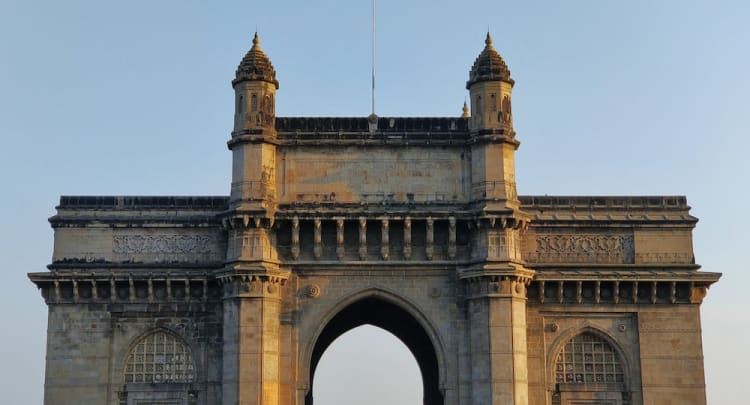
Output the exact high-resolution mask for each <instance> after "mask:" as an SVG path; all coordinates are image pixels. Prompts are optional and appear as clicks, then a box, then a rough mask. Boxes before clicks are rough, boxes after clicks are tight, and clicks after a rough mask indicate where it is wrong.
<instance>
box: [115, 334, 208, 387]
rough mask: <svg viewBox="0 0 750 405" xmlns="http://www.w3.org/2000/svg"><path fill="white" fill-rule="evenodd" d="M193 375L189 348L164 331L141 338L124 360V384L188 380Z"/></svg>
mask: <svg viewBox="0 0 750 405" xmlns="http://www.w3.org/2000/svg"><path fill="white" fill-rule="evenodd" d="M193 378H194V370H193V357H192V356H191V355H190V349H189V348H188V347H187V345H186V344H185V342H183V341H182V339H180V338H178V337H176V336H174V335H172V334H170V333H167V332H164V331H156V332H154V333H151V334H150V335H148V336H146V337H144V338H142V339H141V340H140V341H139V342H138V343H137V344H136V345H135V347H134V348H133V350H131V352H130V354H129V355H128V358H127V361H126V362H125V383H189V382H192V381H193Z"/></svg>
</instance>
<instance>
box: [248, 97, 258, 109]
mask: <svg viewBox="0 0 750 405" xmlns="http://www.w3.org/2000/svg"><path fill="white" fill-rule="evenodd" d="M250 111H252V112H256V111H258V96H257V95H255V94H253V95H252V96H251V97H250Z"/></svg>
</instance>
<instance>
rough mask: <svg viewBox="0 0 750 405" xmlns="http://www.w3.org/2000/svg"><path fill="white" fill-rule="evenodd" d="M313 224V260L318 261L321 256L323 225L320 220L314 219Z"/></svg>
mask: <svg viewBox="0 0 750 405" xmlns="http://www.w3.org/2000/svg"><path fill="white" fill-rule="evenodd" d="M313 224H314V226H315V233H314V237H313V255H314V256H315V259H316V260H318V259H320V257H321V256H323V224H322V221H321V220H320V218H315V220H314V222H313Z"/></svg>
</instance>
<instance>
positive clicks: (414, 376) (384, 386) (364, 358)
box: [313, 325, 423, 405]
mask: <svg viewBox="0 0 750 405" xmlns="http://www.w3.org/2000/svg"><path fill="white" fill-rule="evenodd" d="M313 391H314V392H315V403H316V404H317V405H349V404H361V405H376V404H377V405H379V404H412V405H415V404H420V403H421V402H422V398H423V392H422V375H421V374H420V371H419V366H418V365H417V360H416V359H415V358H414V356H413V355H412V354H411V352H410V351H409V349H408V348H407V347H406V345H404V343H403V342H401V340H399V339H398V338H396V337H395V336H393V335H392V334H391V333H390V332H388V331H386V330H384V329H380V328H378V327H375V326H372V325H362V326H358V327H356V328H354V329H351V330H349V331H347V332H345V333H344V334H342V335H341V336H339V337H338V338H336V340H334V341H333V343H331V345H330V346H329V347H328V349H326V351H325V352H324V353H323V356H322V357H321V359H320V362H319V363H318V367H317V368H316V370H315V381H314V385H313Z"/></svg>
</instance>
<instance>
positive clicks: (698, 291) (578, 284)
mask: <svg viewBox="0 0 750 405" xmlns="http://www.w3.org/2000/svg"><path fill="white" fill-rule="evenodd" d="M707 289H708V285H707V284H705V283H696V282H694V281H658V280H657V281H648V280H647V281H635V280H628V281H621V280H607V281H601V280H595V281H587V280H538V281H536V282H534V283H533V284H532V285H531V286H530V287H529V289H528V298H529V302H530V303H532V302H537V303H539V304H615V305H617V304H635V305H638V304H681V303H689V304H696V303H700V302H702V301H703V298H704V297H705V296H706V292H707Z"/></svg>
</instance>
